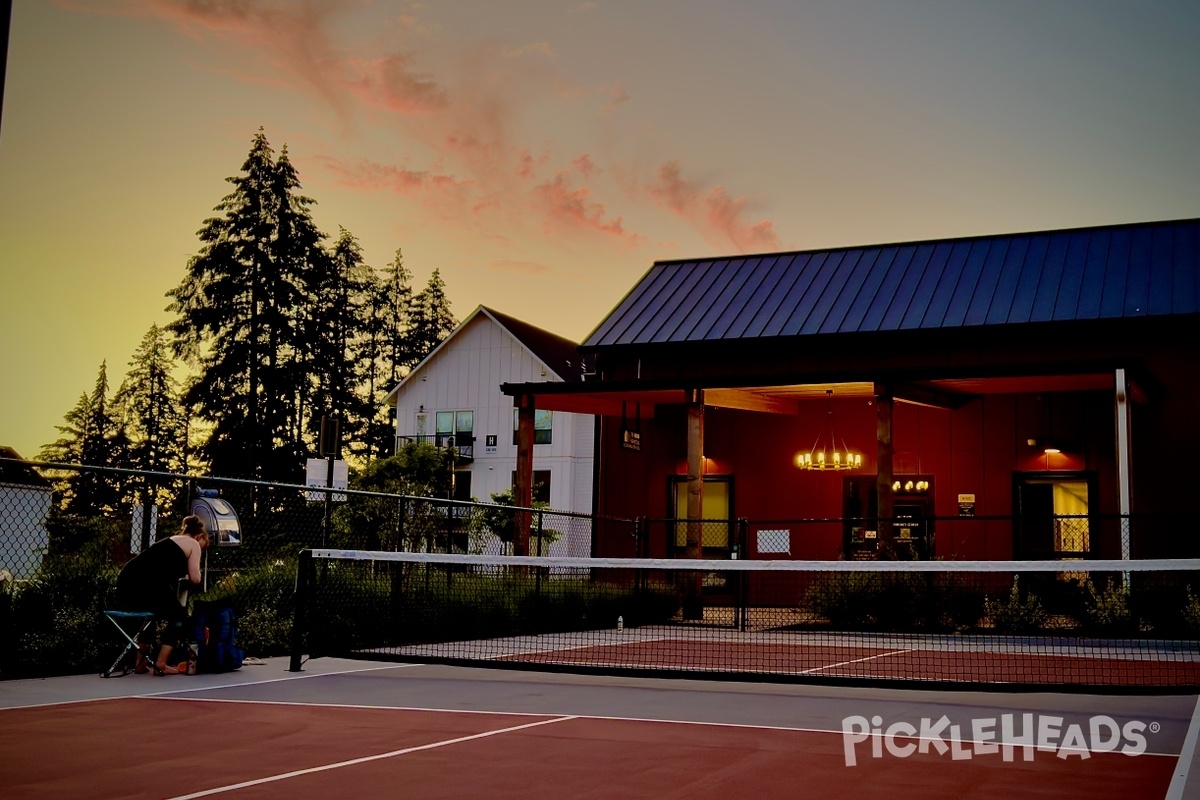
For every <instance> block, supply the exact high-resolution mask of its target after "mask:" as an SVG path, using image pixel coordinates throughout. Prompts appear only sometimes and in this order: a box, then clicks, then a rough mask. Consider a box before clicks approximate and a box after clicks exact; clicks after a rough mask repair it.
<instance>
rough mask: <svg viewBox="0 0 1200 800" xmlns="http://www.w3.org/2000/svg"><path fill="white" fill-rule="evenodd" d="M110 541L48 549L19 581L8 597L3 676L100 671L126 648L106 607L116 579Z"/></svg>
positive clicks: (1, 653)
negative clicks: (56, 551) (57, 550)
mask: <svg viewBox="0 0 1200 800" xmlns="http://www.w3.org/2000/svg"><path fill="white" fill-rule="evenodd" d="M117 572H118V570H117V567H116V566H115V565H114V564H113V562H112V559H111V558H110V556H109V549H108V545H107V542H106V541H105V539H104V538H103V537H96V538H95V539H92V540H90V541H88V542H87V543H85V544H84V545H83V546H82V547H80V548H79V549H77V550H73V551H63V552H61V553H60V554H58V555H46V556H45V557H44V558H43V560H42V564H41V566H40V567H39V568H38V569H37V571H36V572H35V573H34V574H33V575H32V576H31V577H30V578H29V579H28V580H25V581H18V582H14V583H13V584H12V586H11V588H10V589H9V590H8V592H7V597H6V599H5V600H4V605H5V606H6V608H5V610H4V612H3V624H4V628H3V635H4V638H5V644H4V647H0V677H3V678H19V677H48V676H51V675H74V674H80V673H85V672H93V671H95V672H99V671H100V669H102V668H103V667H106V666H108V665H107V664H103V665H102V664H101V662H102V661H104V660H105V659H106V658H108V657H110V656H112V655H115V654H116V652H117V651H118V650H119V649H120V640H119V638H118V635H117V634H116V631H114V630H113V629H112V628H111V626H110V625H109V623H108V622H107V621H106V620H105V619H104V616H103V611H104V608H105V606H106V603H107V600H108V597H109V596H110V595H111V593H112V590H113V587H114V586H115V585H116V579H117Z"/></svg>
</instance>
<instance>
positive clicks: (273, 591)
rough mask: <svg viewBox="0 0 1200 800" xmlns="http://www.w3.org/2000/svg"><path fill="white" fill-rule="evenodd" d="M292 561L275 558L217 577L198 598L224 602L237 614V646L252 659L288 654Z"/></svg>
mask: <svg viewBox="0 0 1200 800" xmlns="http://www.w3.org/2000/svg"><path fill="white" fill-rule="evenodd" d="M296 563H297V562H296V559H295V558H291V559H275V560H273V561H269V562H267V563H260V564H258V565H255V566H252V567H246V568H243V569H238V570H233V571H230V572H228V573H226V574H225V575H222V576H219V577H218V579H217V581H216V584H215V585H214V586H213V587H212V588H210V589H209V591H208V592H206V593H205V594H204V595H203V596H202V598H200V599H203V600H210V601H225V602H228V603H229V605H230V606H231V607H232V608H233V610H234V613H235V614H237V643H238V646H239V647H241V648H242V649H243V650H245V651H246V654H247V655H252V656H277V655H284V654H286V653H287V652H288V651H289V646H290V643H291V635H292V616H293V610H294V607H295V599H294V598H295V590H296Z"/></svg>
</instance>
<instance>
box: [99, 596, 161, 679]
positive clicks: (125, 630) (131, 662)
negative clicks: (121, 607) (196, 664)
mask: <svg viewBox="0 0 1200 800" xmlns="http://www.w3.org/2000/svg"><path fill="white" fill-rule="evenodd" d="M104 617H105V619H107V620H108V621H109V622H111V623H112V624H113V627H114V628H116V629H117V630H118V631H119V632H120V633H121V637H122V638H123V639H124V640H125V644H124V646H123V647H122V648H121V652H120V653H118V654H117V657H116V658H114V659H113V662H112V665H111V666H109V668H108V669H106V670H104V672H101V673H100V677H101V678H111V677H112V676H113V675H117V676H118V677H124V676H126V675H128V674H129V673H131V672H133V671H134V669H136V668H137V659H138V654H139V653H140V652H141V646H140V645H139V644H138V639H139V638H141V637H142V636H144V635H145V634H146V632H147V631H148V630H149V629H150V626H151V625H153V624H154V623H155V622H157V621H158V617H157V616H156V615H155V614H154V613H153V612H151V611H113V610H111V609H106V610H105V611H104ZM149 655H150V654H149V653H147V654H146V666H147V668H149V669H152V670H157V669H158V668H157V667H156V666H155V665H154V661H153V660H152V659H151V658H150V657H149ZM118 670H119V671H120V672H119V673H118Z"/></svg>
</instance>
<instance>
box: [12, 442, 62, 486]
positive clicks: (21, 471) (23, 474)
mask: <svg viewBox="0 0 1200 800" xmlns="http://www.w3.org/2000/svg"><path fill="white" fill-rule="evenodd" d="M9 458H11V459H13V461H0V483H7V484H14V485H17V486H37V487H39V488H42V487H45V488H49V487H50V481H48V480H46V479H45V478H43V477H42V476H41V475H40V474H38V472H37V471H36V470H35V469H34V468H33V467H31V466H29V465H28V464H25V463H14V462H19V461H21V460H22V459H21V457H20V456H19V455H17V451H16V450H13V449H12V448H11V447H7V446H4V445H0V459H9Z"/></svg>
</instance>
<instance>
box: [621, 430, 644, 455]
mask: <svg viewBox="0 0 1200 800" xmlns="http://www.w3.org/2000/svg"><path fill="white" fill-rule="evenodd" d="M621 447H624V448H625V449H626V450H641V449H642V434H641V433H640V432H639V431H631V430H629V428H624V429H623V430H622V431H621Z"/></svg>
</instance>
